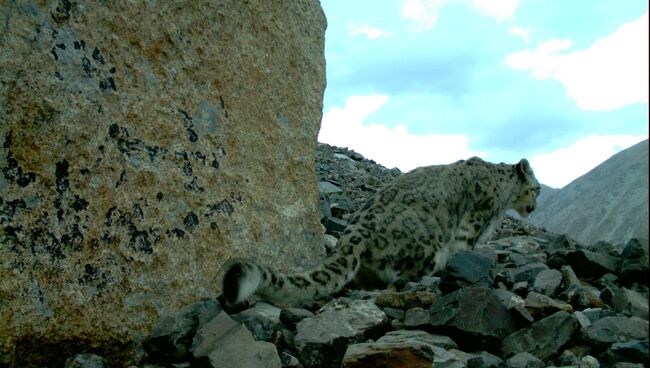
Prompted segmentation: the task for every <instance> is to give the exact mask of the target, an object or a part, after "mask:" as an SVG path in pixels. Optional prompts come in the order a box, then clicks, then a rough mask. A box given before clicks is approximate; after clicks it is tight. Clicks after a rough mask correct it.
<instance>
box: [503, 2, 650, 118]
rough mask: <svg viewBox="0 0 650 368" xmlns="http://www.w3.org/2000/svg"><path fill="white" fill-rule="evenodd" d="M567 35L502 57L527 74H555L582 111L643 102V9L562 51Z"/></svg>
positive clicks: (545, 76) (645, 21)
mask: <svg viewBox="0 0 650 368" xmlns="http://www.w3.org/2000/svg"><path fill="white" fill-rule="evenodd" d="M570 48H571V41H570V40H549V41H546V42H544V43H542V44H540V45H539V46H538V47H537V48H536V49H535V50H532V51H521V52H517V53H514V54H510V55H508V56H507V57H506V59H505V63H506V64H507V65H509V66H510V67H512V68H513V69H516V70H521V71H526V72H530V73H531V75H532V77H533V78H537V79H549V78H552V79H557V80H558V81H560V83H562V84H563V85H564V87H565V88H566V91H567V95H568V97H569V98H571V99H573V100H575V101H576V104H577V106H578V107H579V108H580V109H582V110H588V111H610V110H616V109H618V108H620V107H623V106H626V105H629V104H634V103H648V68H649V65H648V14H647V13H646V14H645V15H643V16H642V17H641V18H639V19H637V20H635V21H632V22H629V23H626V24H623V25H622V26H620V27H619V28H618V29H617V30H616V31H615V32H613V33H612V34H610V35H608V36H605V37H603V38H601V39H599V40H597V41H596V42H594V43H593V44H592V45H591V46H590V47H589V48H587V49H584V50H578V51H573V52H568V50H569V49H570Z"/></svg>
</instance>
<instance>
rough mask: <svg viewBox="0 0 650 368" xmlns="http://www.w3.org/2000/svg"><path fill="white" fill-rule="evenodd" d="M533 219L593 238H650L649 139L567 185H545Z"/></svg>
mask: <svg viewBox="0 0 650 368" xmlns="http://www.w3.org/2000/svg"><path fill="white" fill-rule="evenodd" d="M529 220H530V222H531V223H532V224H534V225H537V226H541V227H544V228H546V229H547V230H549V231H552V232H555V233H566V234H568V235H569V236H571V237H573V238H574V239H576V240H578V241H580V242H582V243H585V244H593V243H595V242H597V241H599V240H604V241H608V242H613V243H621V242H626V241H627V240H629V239H630V238H633V237H641V238H645V239H647V238H648V140H645V141H642V142H640V143H637V144H636V145H634V146H632V147H630V148H628V149H626V150H623V151H621V152H619V153H617V154H615V155H613V156H612V157H610V158H609V159H607V161H605V162H603V163H602V164H600V165H598V166H597V167H596V168H594V169H593V170H591V171H589V172H588V173H587V174H585V175H583V176H581V177H579V178H578V179H576V180H574V181H573V182H571V183H570V184H569V185H567V186H566V187H564V188H562V189H553V188H550V187H546V186H543V187H542V192H541V194H540V196H539V198H538V208H537V210H536V211H535V212H533V213H532V215H531V216H530V219H529Z"/></svg>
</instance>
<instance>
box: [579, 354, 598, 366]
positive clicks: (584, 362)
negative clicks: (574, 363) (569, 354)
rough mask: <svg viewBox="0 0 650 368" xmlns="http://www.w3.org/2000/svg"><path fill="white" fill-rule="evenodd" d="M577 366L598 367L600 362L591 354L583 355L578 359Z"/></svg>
mask: <svg viewBox="0 0 650 368" xmlns="http://www.w3.org/2000/svg"><path fill="white" fill-rule="evenodd" d="M578 366H579V368H600V362H598V359H596V358H594V357H593V356H591V355H585V356H583V357H582V359H580V364H579V365H578Z"/></svg>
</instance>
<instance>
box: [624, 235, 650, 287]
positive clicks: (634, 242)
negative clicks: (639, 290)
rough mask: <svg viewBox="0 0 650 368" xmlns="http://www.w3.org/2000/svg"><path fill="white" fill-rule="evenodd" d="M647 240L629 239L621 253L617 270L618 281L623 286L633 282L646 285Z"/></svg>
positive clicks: (647, 271)
mask: <svg viewBox="0 0 650 368" xmlns="http://www.w3.org/2000/svg"><path fill="white" fill-rule="evenodd" d="M648 274H650V272H649V270H648V240H647V239H636V238H633V239H630V241H628V242H627V244H626V245H625V248H623V252H622V253H621V265H620V270H619V277H620V282H621V284H622V285H623V286H630V285H632V284H633V283H639V284H644V285H648Z"/></svg>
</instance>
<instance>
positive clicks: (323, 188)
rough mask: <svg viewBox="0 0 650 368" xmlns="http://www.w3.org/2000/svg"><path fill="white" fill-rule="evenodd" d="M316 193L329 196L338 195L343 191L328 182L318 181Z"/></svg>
mask: <svg viewBox="0 0 650 368" xmlns="http://www.w3.org/2000/svg"><path fill="white" fill-rule="evenodd" d="M318 191H319V192H321V193H322V194H331V193H340V192H342V191H343V189H341V187H339V186H338V185H336V184H332V183H330V182H329V181H319V182H318Z"/></svg>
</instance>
